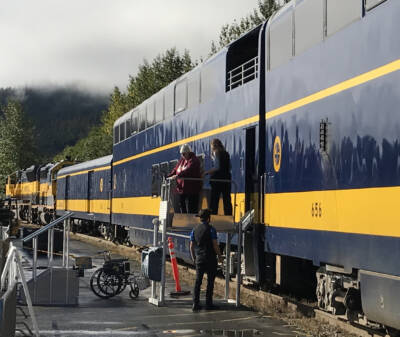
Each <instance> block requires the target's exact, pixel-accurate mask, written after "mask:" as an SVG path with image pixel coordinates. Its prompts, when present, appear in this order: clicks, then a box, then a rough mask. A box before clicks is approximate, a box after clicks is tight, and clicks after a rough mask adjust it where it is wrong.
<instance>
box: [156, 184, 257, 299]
mask: <svg viewBox="0 0 400 337" xmlns="http://www.w3.org/2000/svg"><path fill="white" fill-rule="evenodd" d="M170 201H171V181H170V180H164V181H163V183H162V186H161V202H160V210H159V217H158V218H155V219H153V225H154V232H153V233H154V234H153V245H154V246H155V247H156V246H161V247H162V248H163V252H167V248H168V242H167V230H169V231H174V230H179V231H182V230H192V229H193V228H194V227H195V226H196V225H197V224H198V223H199V222H200V219H199V218H198V217H196V215H195V214H178V213H175V214H173V208H171V202H170ZM234 204H236V202H234ZM171 213H172V215H173V220H172V226H170V227H169V226H167V224H168V222H171ZM234 214H235V212H234ZM253 219H254V209H252V210H250V211H248V212H246V214H245V215H244V216H243V217H242V218H241V219H240V221H239V222H235V220H234V217H233V216H225V215H212V216H211V223H212V226H213V227H214V228H215V229H216V231H217V232H219V233H225V234H226V249H225V255H226V257H225V259H226V261H225V268H226V269H225V275H229V269H230V255H231V252H230V246H231V239H232V237H233V235H234V234H237V235H238V242H237V244H238V247H240V249H238V257H239V258H238V259H237V275H236V298H235V305H236V307H239V306H240V285H241V263H242V261H241V260H242V259H241V255H242V254H241V252H242V236H243V232H244V231H246V230H247V228H248V226H249V225H250V224H251V223H252V222H253ZM159 229H160V231H161V233H162V240H161V242H160V244H159V242H158V231H159ZM161 263H162V265H161V282H160V293H159V296H158V297H157V294H156V292H157V291H156V282H154V281H152V289H151V297H150V298H149V302H150V303H151V304H154V305H157V306H162V305H165V253H164V254H162V262H161ZM225 300H226V301H228V302H231V301H230V299H229V277H226V278H225Z"/></svg>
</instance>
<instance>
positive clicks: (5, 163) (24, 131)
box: [0, 101, 38, 192]
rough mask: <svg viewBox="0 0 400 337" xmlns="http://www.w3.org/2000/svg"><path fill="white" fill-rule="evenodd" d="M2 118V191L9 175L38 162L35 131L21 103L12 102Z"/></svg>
mask: <svg viewBox="0 0 400 337" xmlns="http://www.w3.org/2000/svg"><path fill="white" fill-rule="evenodd" d="M1 110H2V116H1V117H0V191H2V192H3V191H4V184H5V180H6V177H7V175H9V174H11V173H12V172H15V171H16V170H19V169H23V168H26V167H28V166H30V165H32V164H34V163H36V162H37V161H38V158H37V149H36V146H35V141H34V129H33V127H32V124H31V122H30V121H29V120H28V119H27V118H26V116H25V113H24V111H23V109H22V106H21V104H20V103H18V102H16V101H10V102H9V103H8V104H7V105H6V106H4V107H2V109H1Z"/></svg>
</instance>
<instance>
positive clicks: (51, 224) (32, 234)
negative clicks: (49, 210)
mask: <svg viewBox="0 0 400 337" xmlns="http://www.w3.org/2000/svg"><path fill="white" fill-rule="evenodd" d="M72 215H74V213H73V212H68V213H66V214H64V215H63V216H61V217H59V218H58V219H56V220H54V221H53V222H50V223H49V224H48V225H46V226H44V227H42V228H40V229H38V230H37V231H35V232H33V233H31V234H29V235H28V236H26V237H24V238H23V239H22V242H24V243H25V242H28V241H30V240H32V239H34V238H36V237H37V236H38V235H40V234H42V233H44V232H46V231H47V230H49V229H51V228H53V227H54V226H55V225H58V224H59V223H60V222H62V221H64V220H65V219H68V218H69V217H71V216H72Z"/></svg>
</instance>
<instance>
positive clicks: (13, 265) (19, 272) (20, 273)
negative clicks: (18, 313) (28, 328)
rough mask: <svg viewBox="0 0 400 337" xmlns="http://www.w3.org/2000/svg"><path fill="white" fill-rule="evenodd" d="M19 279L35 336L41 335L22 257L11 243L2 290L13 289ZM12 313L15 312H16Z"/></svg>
mask: <svg viewBox="0 0 400 337" xmlns="http://www.w3.org/2000/svg"><path fill="white" fill-rule="evenodd" d="M19 281H20V282H21V283H22V287H23V290H24V293H25V297H26V302H27V305H28V310H29V315H30V317H31V320H32V326H33V330H34V335H35V337H39V327H38V324H37V320H36V316H35V313H34V311H33V306H32V300H31V296H30V293H29V289H28V285H27V283H26V279H25V273H24V270H23V268H22V263H21V257H20V255H19V252H18V250H17V249H16V248H15V246H14V245H13V244H12V243H11V244H10V249H9V250H8V254H7V261H6V264H5V266H4V270H3V273H2V274H1V280H0V288H1V290H5V289H8V290H9V289H11V287H13V286H14V285H15V282H19ZM11 309H12V308H11ZM9 314H10V313H9ZM11 314H14V312H13V313H11ZM1 324H8V322H2V323H1ZM1 328H3V327H1Z"/></svg>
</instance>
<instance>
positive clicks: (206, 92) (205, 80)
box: [201, 58, 225, 103]
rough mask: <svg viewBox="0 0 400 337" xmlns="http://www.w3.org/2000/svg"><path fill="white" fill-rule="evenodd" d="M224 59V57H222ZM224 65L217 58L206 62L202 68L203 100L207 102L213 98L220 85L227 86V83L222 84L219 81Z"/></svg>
mask: <svg viewBox="0 0 400 337" xmlns="http://www.w3.org/2000/svg"><path fill="white" fill-rule="evenodd" d="M221 60H222V58H221ZM222 67H224V66H223V65H222V64H219V63H218V62H217V60H216V59H214V60H212V61H211V62H208V63H207V64H205V65H204V66H203V67H202V69H201V102H202V103H205V102H208V101H211V100H213V99H214V98H215V97H216V96H217V93H218V90H219V86H222V87H225V83H223V84H222V85H221V83H220V82H219V81H218V74H219V73H220V70H219V69H222Z"/></svg>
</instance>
